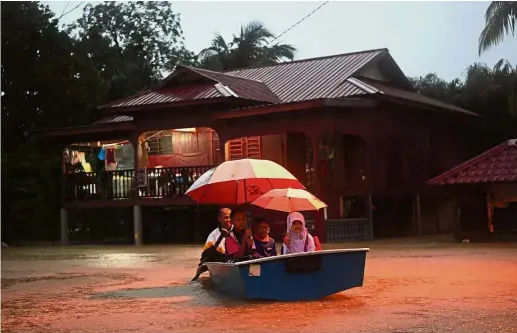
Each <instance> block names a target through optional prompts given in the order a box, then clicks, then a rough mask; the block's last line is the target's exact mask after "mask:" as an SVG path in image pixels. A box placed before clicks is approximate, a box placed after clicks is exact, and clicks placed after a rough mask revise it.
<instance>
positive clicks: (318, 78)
mask: <svg viewBox="0 0 517 333" xmlns="http://www.w3.org/2000/svg"><path fill="white" fill-rule="evenodd" d="M387 52H388V51H387V50H386V49H379V50H371V51H363V52H357V53H347V54H341V55H336V56H329V57H323V58H314V59H306V60H299V61H291V62H285V63H281V64H276V65H271V66H264V67H255V68H244V69H239V70H234V71H229V72H225V74H231V75H235V76H239V77H243V78H246V79H251V80H258V81H262V82H264V83H265V84H266V85H267V86H268V87H269V88H270V89H271V90H272V91H273V92H274V93H275V94H276V95H277V96H278V97H279V98H280V99H281V100H282V102H284V103H289V102H296V101H306V100H311V99H318V98H337V97H343V96H348V94H353V93H354V92H355V91H357V87H354V86H353V85H349V84H348V83H346V79H347V78H349V77H350V76H351V75H353V74H354V73H355V72H357V71H358V70H359V69H361V68H362V67H363V66H364V65H366V64H367V63H369V62H370V61H371V60H373V59H374V58H376V57H377V56H379V55H381V54H387ZM359 91H362V90H361V89H359ZM359 91H358V92H359Z"/></svg>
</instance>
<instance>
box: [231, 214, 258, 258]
mask: <svg viewBox="0 0 517 333" xmlns="http://www.w3.org/2000/svg"><path fill="white" fill-rule="evenodd" d="M231 223H232V224H233V232H232V233H231V234H230V235H229V237H227V239H226V256H227V257H228V258H229V259H230V260H243V259H246V258H248V257H251V254H252V252H253V249H254V247H255V246H254V243H253V239H252V238H251V231H250V230H249V229H248V228H246V213H244V212H242V211H233V212H232V214H231Z"/></svg>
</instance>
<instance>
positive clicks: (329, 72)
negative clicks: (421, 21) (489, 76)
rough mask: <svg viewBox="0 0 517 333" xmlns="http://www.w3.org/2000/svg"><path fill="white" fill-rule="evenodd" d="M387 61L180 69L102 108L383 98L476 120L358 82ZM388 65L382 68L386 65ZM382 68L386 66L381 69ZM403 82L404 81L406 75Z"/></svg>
mask: <svg viewBox="0 0 517 333" xmlns="http://www.w3.org/2000/svg"><path fill="white" fill-rule="evenodd" d="M385 60H386V61H388V62H389V63H393V64H395V63H394V61H393V59H392V58H391V56H390V55H389V52H388V50H387V49H376V50H369V51H362V52H355V53H346V54H340V55H334V56H328V57H321V58H313V59H305V60H297V61H291V62H285V63H280V64H274V65H268V66H261V67H250V68H242V69H236V70H231V71H227V72H224V73H221V72H214V71H209V70H205V69H200V68H194V67H187V66H178V68H177V69H176V70H175V71H174V72H173V73H172V74H171V75H169V76H168V77H167V78H166V79H165V80H163V81H162V84H161V86H160V87H159V88H157V89H155V90H152V91H146V92H144V93H141V94H139V95H136V96H132V97H129V98H127V99H125V100H121V101H116V102H114V103H111V104H109V105H107V106H104V108H105V107H110V108H118V107H130V106H143V105H152V104H162V103H174V102H179V101H187V100H191V101H192V100H202V99H212V98H227V97H235V98H243V99H248V100H253V101H258V102H266V103H273V104H279V103H293V102H301V101H309V100H316V99H322V98H344V97H351V96H361V95H362V96H376V95H379V96H381V95H382V96H389V97H392V98H395V99H400V100H405V101H410V102H414V103H418V104H422V105H427V106H431V107H435V108H440V109H444V110H448V111H453V112H458V113H463V114H468V115H475V114H474V113H472V112H469V111H467V110H464V109H462V108H459V107H456V106H454V105H450V104H447V103H443V102H441V101H438V100H435V99H432V98H428V97H425V96H423V95H420V94H418V93H416V92H414V91H409V90H406V89H401V88H398V87H394V86H393V85H391V84H390V83H386V82H380V81H377V80H373V79H371V78H365V77H356V76H354V75H358V74H360V70H361V69H363V68H364V67H365V66H367V65H369V64H372V63H373V62H375V61H385ZM386 64H387V63H386V62H384V65H386ZM379 65H381V66H382V64H381V63H379ZM395 66H396V64H395ZM397 68H398V67H397ZM399 76H402V77H403V78H404V79H406V78H405V76H404V75H403V73H402V72H401V73H400V75H399ZM200 77H204V78H208V79H209V80H210V81H213V82H217V83H216V84H214V83H213V82H211V83H199V78H200ZM192 79H194V80H192ZM189 80H190V81H189ZM402 88H404V87H402ZM255 107H257V106H255ZM258 107H260V106H258ZM101 108H103V107H101Z"/></svg>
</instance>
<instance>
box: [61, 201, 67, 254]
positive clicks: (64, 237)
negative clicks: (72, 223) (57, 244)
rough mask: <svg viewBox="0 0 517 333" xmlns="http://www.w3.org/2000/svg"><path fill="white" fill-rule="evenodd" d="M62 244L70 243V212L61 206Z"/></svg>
mask: <svg viewBox="0 0 517 333" xmlns="http://www.w3.org/2000/svg"><path fill="white" fill-rule="evenodd" d="M60 213H61V245H68V212H67V211H66V209H64V208H61V212H60Z"/></svg>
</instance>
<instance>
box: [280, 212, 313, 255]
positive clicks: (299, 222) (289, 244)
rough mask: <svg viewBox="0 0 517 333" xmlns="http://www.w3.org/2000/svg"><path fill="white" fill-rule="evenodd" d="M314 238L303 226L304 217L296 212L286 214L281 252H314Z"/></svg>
mask: <svg viewBox="0 0 517 333" xmlns="http://www.w3.org/2000/svg"><path fill="white" fill-rule="evenodd" d="M314 251H315V245H314V239H313V238H312V236H311V234H309V231H308V230H307V228H306V227H305V217H304V216H303V215H302V214H301V213H298V212H293V213H291V214H289V216H287V231H286V234H285V237H284V244H283V245H282V254H288V253H303V252H314Z"/></svg>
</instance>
